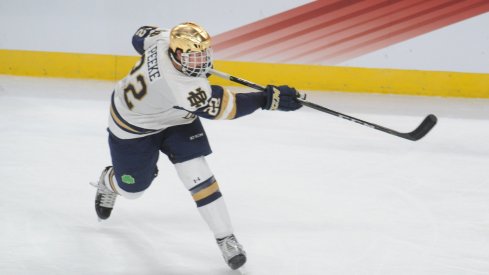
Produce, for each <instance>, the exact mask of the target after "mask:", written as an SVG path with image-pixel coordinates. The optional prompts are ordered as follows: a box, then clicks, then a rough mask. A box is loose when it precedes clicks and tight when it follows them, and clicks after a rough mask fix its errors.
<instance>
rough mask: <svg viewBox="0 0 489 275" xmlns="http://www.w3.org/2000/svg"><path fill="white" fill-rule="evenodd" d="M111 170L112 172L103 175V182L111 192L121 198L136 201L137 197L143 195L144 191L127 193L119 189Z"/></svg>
mask: <svg viewBox="0 0 489 275" xmlns="http://www.w3.org/2000/svg"><path fill="white" fill-rule="evenodd" d="M110 169H112V171H110V173H107V174H106V175H105V182H106V183H108V184H106V186H107V185H109V186H107V187H108V188H109V189H112V191H114V192H116V193H117V194H119V195H121V196H122V197H124V198H126V199H137V198H139V197H141V196H142V195H143V193H144V190H143V191H140V192H128V191H126V190H124V189H122V188H121V187H120V183H119V182H118V181H117V179H116V177H115V174H114V172H113V171H114V170H113V168H110Z"/></svg>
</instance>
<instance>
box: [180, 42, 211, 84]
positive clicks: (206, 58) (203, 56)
mask: <svg viewBox="0 0 489 275" xmlns="http://www.w3.org/2000/svg"><path fill="white" fill-rule="evenodd" d="M172 57H173V56H172ZM173 60H174V61H176V60H175V59H174V58H173ZM177 63H179V64H180V65H181V66H182V68H181V71H182V73H184V74H185V75H188V76H194V77H201V76H205V75H206V74H207V73H209V70H210V69H211V68H212V49H211V48H207V49H205V50H203V51H201V52H186V53H182V54H181V60H180V62H178V61H177Z"/></svg>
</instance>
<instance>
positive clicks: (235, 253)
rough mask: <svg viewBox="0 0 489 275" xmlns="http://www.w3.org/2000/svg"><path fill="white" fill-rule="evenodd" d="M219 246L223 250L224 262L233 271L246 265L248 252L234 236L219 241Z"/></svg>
mask: <svg viewBox="0 0 489 275" xmlns="http://www.w3.org/2000/svg"><path fill="white" fill-rule="evenodd" d="M217 245H218V246H219V248H220V249H221V252H222V256H223V257H224V261H226V263H227V264H228V265H229V267H230V268H231V269H233V270H235V269H238V268H240V267H242V266H243V265H244V264H245V263H246V252H245V251H244V250H243V246H242V245H241V244H240V243H238V240H236V237H234V235H233V234H232V235H229V236H227V237H224V238H222V239H217Z"/></svg>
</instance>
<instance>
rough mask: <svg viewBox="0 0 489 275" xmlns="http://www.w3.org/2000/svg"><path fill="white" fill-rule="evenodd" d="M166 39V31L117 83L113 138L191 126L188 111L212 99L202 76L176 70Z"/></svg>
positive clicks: (207, 84) (191, 118) (113, 109)
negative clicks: (169, 54)
mask: <svg viewBox="0 0 489 275" xmlns="http://www.w3.org/2000/svg"><path fill="white" fill-rule="evenodd" d="M168 39H169V37H168V32H166V31H163V32H161V33H160V34H159V35H158V39H155V40H154V41H153V42H154V44H153V45H148V46H149V47H148V49H147V50H146V51H145V53H144V55H143V56H142V57H141V60H140V61H139V63H138V64H136V66H135V67H134V68H133V70H132V71H131V73H130V74H129V75H128V76H126V77H125V78H124V79H122V80H121V81H119V82H118V83H117V85H116V88H115V90H114V94H113V95H112V103H111V110H110V118H109V129H110V131H111V132H112V133H113V134H114V135H115V136H117V137H119V138H121V139H129V138H137V137H142V136H145V135H150V134H154V133H156V132H159V131H162V130H164V129H166V128H168V127H171V126H174V125H180V124H187V123H191V122H192V121H193V120H194V119H195V117H196V116H195V115H194V114H192V113H190V112H192V111H196V110H197V109H198V108H200V107H202V106H204V105H206V104H207V99H209V98H210V97H211V87H210V84H209V82H208V80H207V79H206V78H205V77H188V76H185V75H184V74H182V73H181V72H179V71H178V70H177V69H175V67H174V66H173V64H172V62H171V60H170V58H169V56H168V54H167V50H168V45H169V41H168ZM145 46H146V45H145ZM175 107H177V108H175Z"/></svg>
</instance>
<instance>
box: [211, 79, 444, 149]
mask: <svg viewBox="0 0 489 275" xmlns="http://www.w3.org/2000/svg"><path fill="white" fill-rule="evenodd" d="M210 73H211V74H213V75H216V76H218V77H221V78H224V79H228V80H230V81H233V82H236V83H239V84H242V85H245V86H248V87H250V88H253V89H256V90H259V91H264V90H265V87H263V86H261V85H258V84H256V83H253V82H250V81H248V80H245V79H241V78H238V77H235V76H232V75H229V74H226V73H223V72H220V71H216V70H214V69H211V70H210ZM298 100H299V101H300V102H301V103H302V104H303V105H304V106H307V107H309V108H312V109H315V110H318V111H321V112H324V113H328V114H330V115H334V116H337V117H340V118H343V119H346V120H349V121H353V122H355V123H358V124H361V125H363V126H367V127H370V128H372V129H375V130H379V131H382V132H385V133H388V134H391V135H394V136H397V137H401V138H405V139H409V140H412V141H416V140H419V139H421V138H422V137H424V136H425V135H426V134H427V133H428V132H429V131H430V130H431V129H432V128H433V127H434V126H435V124H436V122H437V120H438V119H437V118H436V116H435V115H433V114H430V115H428V116H427V117H426V118H425V119H424V120H423V122H421V124H420V125H419V126H418V127H417V128H416V129H414V130H413V131H412V132H408V133H401V132H398V131H394V130H392V129H389V128H386V127H383V126H380V125H377V124H374V123H371V122H367V121H364V120H361V119H358V118H355V117H352V116H349V115H345V114H342V113H340V112H336V111H333V110H331V109H328V108H326V107H323V106H320V105H318V104H315V103H312V102H309V101H307V100H305V99H303V98H301V97H299V98H298Z"/></svg>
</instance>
